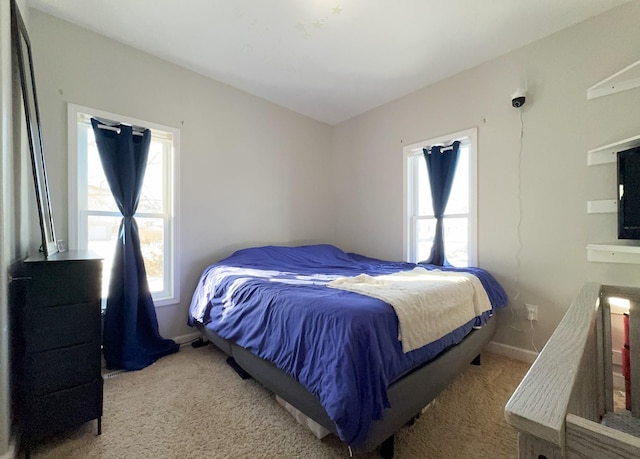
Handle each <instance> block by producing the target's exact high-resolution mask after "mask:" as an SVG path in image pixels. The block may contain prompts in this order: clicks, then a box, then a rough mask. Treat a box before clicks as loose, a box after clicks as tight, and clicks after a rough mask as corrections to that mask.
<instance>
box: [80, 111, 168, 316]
mask: <svg viewBox="0 0 640 459" xmlns="http://www.w3.org/2000/svg"><path fill="white" fill-rule="evenodd" d="M80 114H84V115H87V116H94V117H99V118H104V119H110V120H118V121H119V122H120V123H125V124H130V125H134V126H144V127H146V128H149V129H151V131H152V132H153V131H154V130H156V131H163V132H166V133H169V134H171V136H172V138H173V142H172V144H173V145H172V148H171V151H170V153H171V154H170V155H169V156H170V157H169V158H164V161H165V166H167V167H165V168H164V173H165V177H164V181H163V183H164V184H165V185H166V184H167V183H168V184H169V187H167V186H163V192H164V199H165V202H166V204H167V206H168V207H169V209H168V210H167V212H166V214H167V217H166V218H165V215H164V214H157V213H151V212H148V213H147V212H137V213H136V217H140V218H144V217H153V218H162V219H163V221H164V224H163V231H164V257H163V258H164V273H165V277H164V281H165V287H164V290H163V291H162V292H155V293H153V294H152V296H153V300H154V305H155V306H156V307H161V306H168V305H175V304H178V303H179V302H180V283H179V281H178V280H179V270H178V267H179V266H180V265H179V261H178V251H177V248H176V244H177V241H178V230H179V228H178V221H179V218H178V209H177V206H176V202H177V197H178V190H179V188H178V177H179V176H180V175H179V170H178V165H179V161H178V158H179V151H180V130H179V129H177V128H174V127H170V126H163V125H160V124H157V123H152V122H149V121H144V120H140V119H135V118H132V117H128V116H123V115H119V114H115V113H110V112H106V111H103V110H97V109H94V108H89V107H84V106H81V105H76V104H71V103H69V104H67V139H68V151H69V158H68V168H69V169H68V177H69V180H68V194H69V198H68V201H69V216H68V221H69V248H70V249H82V248H83V247H82V244H81V241H83V240H84V241H86V240H87V227H86V225H84V224H83V223H82V220H83V215H82V212H81V210H83V209H86V208H87V202H86V194H84V193H79V189H80V187H81V186H83V185H84V187H85V188H86V182H84V184H82V183H80V180H86V177H84V176H83V177H81V173H80V172H81V168H83V169H84V168H86V157H84V158H79V156H78V155H79V152H78V137H79V130H78V121H79V120H78V116H79V115H80ZM81 200H84V201H83V202H81ZM90 215H96V216H116V217H122V215H121V214H120V212H118V211H115V212H112V211H91V214H90ZM84 248H86V246H85V247H84Z"/></svg>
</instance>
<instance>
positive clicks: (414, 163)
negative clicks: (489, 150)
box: [404, 128, 477, 266]
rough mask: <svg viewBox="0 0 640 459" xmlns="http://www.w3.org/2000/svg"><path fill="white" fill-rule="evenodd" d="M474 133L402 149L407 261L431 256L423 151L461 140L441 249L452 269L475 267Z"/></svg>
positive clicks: (430, 220) (431, 228)
mask: <svg viewBox="0 0 640 459" xmlns="http://www.w3.org/2000/svg"><path fill="white" fill-rule="evenodd" d="M476 131H477V130H476V129H475V128H474V129H469V130H466V131H463V132H457V133H454V134H451V135H447V136H443V137H439V138H437V139H430V140H426V141H424V142H419V143H416V144H413V145H408V146H406V147H404V163H405V168H404V170H405V200H404V202H405V205H404V207H405V212H404V215H405V231H404V238H405V239H404V242H405V244H404V246H405V253H406V257H407V260H408V261H411V262H418V261H421V260H425V259H427V258H428V257H429V254H430V253H431V247H432V245H433V235H434V231H435V227H436V219H435V217H434V215H433V206H432V204H431V188H430V185H429V174H428V172H427V164H426V161H425V159H424V155H423V151H422V149H423V148H428V147H431V146H433V145H450V144H451V143H452V142H454V141H456V140H459V141H460V150H459V157H458V166H457V168H456V175H455V177H454V180H453V185H452V188H451V195H450V196H449V201H448V203H447V207H446V209H445V216H444V221H443V224H444V246H445V252H446V256H447V259H448V260H449V263H451V264H452V265H453V266H470V265H477V248H476V247H477V241H476V238H477V236H476V233H477V231H476V228H477V214H476V194H477V188H476V174H477V172H476V169H477V168H476V163H477V145H476V143H477V142H476V137H477V132H476Z"/></svg>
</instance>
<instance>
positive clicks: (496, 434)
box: [32, 346, 528, 459]
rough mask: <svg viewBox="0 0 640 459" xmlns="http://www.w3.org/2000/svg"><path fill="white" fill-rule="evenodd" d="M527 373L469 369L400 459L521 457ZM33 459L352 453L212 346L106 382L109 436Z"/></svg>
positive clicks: (60, 441) (429, 413)
mask: <svg viewBox="0 0 640 459" xmlns="http://www.w3.org/2000/svg"><path fill="white" fill-rule="evenodd" d="M527 369H528V365H527V364H525V363H522V362H518V361H515V360H511V359H507V358H505V357H501V356H497V355H493V354H483V356H482V365H481V366H479V367H476V366H469V368H468V369H467V370H466V371H465V372H464V373H463V374H462V375H460V376H459V377H458V378H457V379H456V381H455V382H454V383H453V385H451V386H450V387H449V388H448V389H447V390H446V391H444V392H443V393H442V394H441V395H440V396H439V397H438V398H437V399H436V400H435V401H434V402H433V403H432V404H431V405H430V406H429V407H428V408H427V410H426V411H425V413H424V414H423V415H422V417H421V418H420V419H419V420H418V421H417V422H416V423H415V424H414V425H413V426H411V427H405V428H403V429H402V430H401V431H400V432H399V433H398V434H396V442H395V458H397V459H403V458H412V459H414V458H459V459H462V458H492V459H494V458H495V459H497V458H515V457H517V440H516V432H515V430H513V429H512V428H511V427H510V426H508V425H507V424H506V423H505V421H504V413H503V410H504V405H505V403H506V402H507V400H508V398H509V396H510V395H511V393H512V392H513V390H514V389H515V388H516V386H517V385H518V383H519V382H520V380H521V379H522V377H523V376H524V374H525V373H526V371H527ZM410 396H411V394H407V397H410ZM32 457H37V458H65V459H66V458H83V459H84V458H118V459H121V458H343V459H344V458H348V457H349V453H348V450H347V448H346V446H345V445H344V444H343V443H341V442H340V441H339V440H338V439H337V438H336V437H334V436H333V435H329V436H328V437H326V438H324V439H323V440H318V439H317V438H316V437H315V436H314V435H313V434H312V433H311V432H310V431H309V430H307V428H306V427H303V426H301V425H300V424H298V423H297V422H296V420H295V419H294V418H293V417H292V416H291V415H290V414H289V413H287V412H286V411H285V410H284V408H282V407H281V406H280V405H279V404H278V403H277V402H276V401H275V398H274V397H273V395H272V394H270V393H269V392H268V391H267V390H266V389H264V388H262V387H261V386H260V385H259V384H258V383H256V382H255V381H253V380H246V381H243V380H241V379H240V378H239V377H238V376H237V375H236V374H235V373H234V372H233V370H232V369H231V368H229V366H228V365H226V363H225V355H224V354H223V353H222V352H220V351H219V350H217V349H216V348H215V347H214V346H207V347H204V348H200V349H193V348H191V347H190V346H185V347H183V348H182V349H181V350H180V352H178V353H177V354H174V355H171V356H168V357H165V358H163V359H161V360H160V361H158V362H157V363H156V364H155V365H152V366H151V367H148V368H146V369H144V370H141V371H137V372H130V373H121V374H118V375H116V376H114V377H111V378H108V379H106V380H105V385H104V417H103V424H102V435H100V436H96V422H95V421H93V422H90V423H87V424H86V425H84V426H82V427H81V428H79V429H77V430H74V431H72V432H68V433H66V434H64V435H60V436H58V437H56V438H51V439H48V440H46V441H45V442H43V443H42V444H41V445H40V446H38V447H36V448H35V449H34V450H33V451H32ZM355 457H357V458H367V459H368V458H378V457H380V456H379V455H378V453H377V452H371V453H367V454H364V453H358V454H355Z"/></svg>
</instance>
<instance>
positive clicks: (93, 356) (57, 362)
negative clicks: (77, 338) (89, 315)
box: [23, 341, 101, 397]
mask: <svg viewBox="0 0 640 459" xmlns="http://www.w3.org/2000/svg"><path fill="white" fill-rule="evenodd" d="M23 371H24V381H23V384H24V388H23V389H24V390H25V393H27V394H31V395H32V396H36V397H37V396H41V395H44V394H46V393H49V392H54V391H57V390H61V389H67V388H69V387H74V386H78V385H81V384H86V383H87V382H89V381H91V380H94V379H96V378H100V377H101V376H100V342H98V341H93V342H90V343H85V344H80V345H77V346H69V347H63V348H60V349H55V350H52V351H45V352H36V353H29V354H26V355H25V357H24V362H23Z"/></svg>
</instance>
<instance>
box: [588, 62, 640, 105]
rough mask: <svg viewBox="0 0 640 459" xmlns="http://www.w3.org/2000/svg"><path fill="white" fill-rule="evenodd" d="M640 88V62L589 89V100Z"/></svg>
mask: <svg viewBox="0 0 640 459" xmlns="http://www.w3.org/2000/svg"><path fill="white" fill-rule="evenodd" d="M638 87H640V61H637V62H634V63H633V64H631V65H629V66H627V67H625V68H623V69H622V70H620V71H619V72H616V73H614V74H613V75H611V76H610V77H608V78H605V79H604V80H602V81H601V82H599V83H596V84H594V85H593V86H591V87H590V88H589V89H587V100H591V99H595V98H596V97H602V96H608V95H609V94H615V93H617V92H621V91H627V90H629V89H634V88H638Z"/></svg>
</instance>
